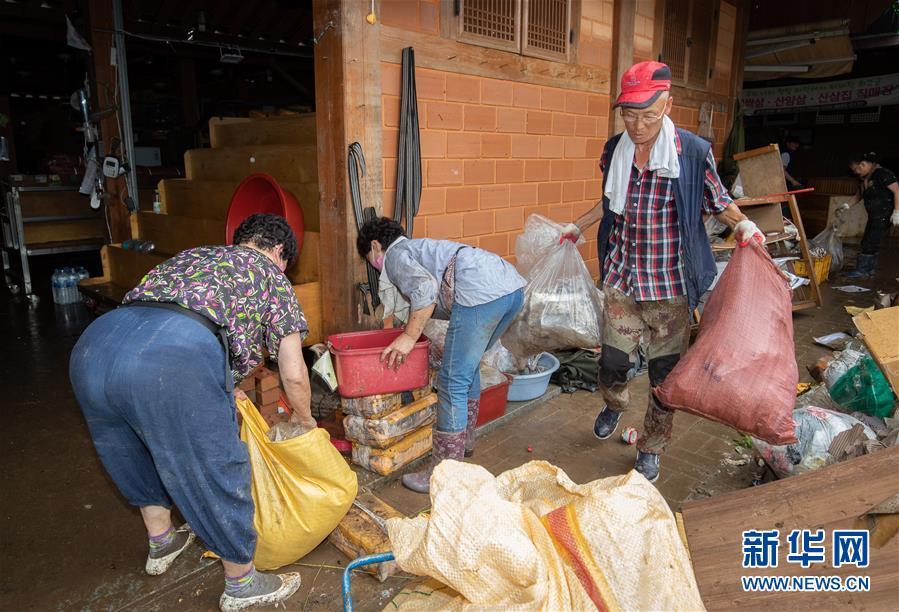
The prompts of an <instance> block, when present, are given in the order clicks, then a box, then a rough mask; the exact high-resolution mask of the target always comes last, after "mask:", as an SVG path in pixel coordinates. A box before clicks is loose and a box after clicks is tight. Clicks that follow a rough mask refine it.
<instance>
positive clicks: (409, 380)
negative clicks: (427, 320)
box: [328, 329, 431, 398]
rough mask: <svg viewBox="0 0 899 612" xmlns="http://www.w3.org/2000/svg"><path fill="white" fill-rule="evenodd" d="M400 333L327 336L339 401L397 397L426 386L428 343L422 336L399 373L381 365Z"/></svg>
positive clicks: (384, 331) (396, 331)
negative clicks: (381, 396) (384, 395)
mask: <svg viewBox="0 0 899 612" xmlns="http://www.w3.org/2000/svg"><path fill="white" fill-rule="evenodd" d="M402 333H403V330H402V329H379V330H375V331H364V332H352V333H347V334H334V335H333V336H328V346H329V347H330V349H331V354H332V355H333V356H334V371H335V372H336V374H337V392H338V393H339V394H340V396H341V397H347V398H351V397H366V396H369V395H381V394H384V393H399V392H401V391H411V390H413V389H420V388H422V387H424V386H426V385H427V384H428V349H429V347H430V345H431V341H430V340H428V339H427V338H425V337H424V336H422V337H421V339H420V340H419V341H418V342H417V343H416V344H415V347H414V348H413V349H412V352H411V353H409V356H408V357H406V362H405V363H404V364H403V365H401V366H400V368H399V369H398V370H390V369H388V368H387V366H386V365H384V364H383V363H381V353H382V352H383V351H384V349H385V348H387V347H388V346H390V343H391V342H393V341H394V340H396V338H397V337H398V336H399V335H400V334H402Z"/></svg>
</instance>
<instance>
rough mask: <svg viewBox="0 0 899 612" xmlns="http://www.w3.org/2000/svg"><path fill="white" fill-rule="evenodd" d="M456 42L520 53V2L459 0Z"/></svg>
mask: <svg viewBox="0 0 899 612" xmlns="http://www.w3.org/2000/svg"><path fill="white" fill-rule="evenodd" d="M456 7H457V9H458V15H459V40H463V41H465V42H470V43H474V44H478V45H482V46H484V47H493V48H495V49H505V50H508V51H519V50H520V49H521V43H520V39H519V35H518V34H519V24H520V23H521V1H520V0H459V1H458V2H457V5H456Z"/></svg>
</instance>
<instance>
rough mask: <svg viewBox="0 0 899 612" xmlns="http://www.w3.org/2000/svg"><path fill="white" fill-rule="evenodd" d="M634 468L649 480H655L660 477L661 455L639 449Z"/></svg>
mask: <svg viewBox="0 0 899 612" xmlns="http://www.w3.org/2000/svg"><path fill="white" fill-rule="evenodd" d="M634 469H635V470H637V471H638V472H640V473H641V474H643V476H645V477H646V480H648V481H649V482H655V481H656V480H658V479H659V471H660V470H661V467H660V465H659V456H658V455H655V454H653V453H644V452H643V451H639V450H638V451H637V461H636V462H635V463H634Z"/></svg>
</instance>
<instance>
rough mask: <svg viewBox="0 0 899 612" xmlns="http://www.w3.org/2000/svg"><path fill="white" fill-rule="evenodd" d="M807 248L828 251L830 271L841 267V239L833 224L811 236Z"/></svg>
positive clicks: (838, 269)
mask: <svg viewBox="0 0 899 612" xmlns="http://www.w3.org/2000/svg"><path fill="white" fill-rule="evenodd" d="M809 250H816V251H822V250H823V251H824V252H825V253H830V271H831V272H839V271H840V270H842V269H843V239H842V238H840V234H839V232H838V231H837V228H836V226H835V225H833V226H831V227H828V228H827V229H825V230H824V231H823V232H821V233H820V234H818V235H817V236H815V237H814V238H812V239H811V240H810V241H809Z"/></svg>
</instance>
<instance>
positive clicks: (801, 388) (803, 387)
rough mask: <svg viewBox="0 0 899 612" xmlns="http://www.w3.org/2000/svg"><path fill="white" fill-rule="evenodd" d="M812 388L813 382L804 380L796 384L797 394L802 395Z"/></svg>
mask: <svg viewBox="0 0 899 612" xmlns="http://www.w3.org/2000/svg"><path fill="white" fill-rule="evenodd" d="M811 388H812V383H808V382H804V383H797V384H796V395H802V394H803V393H805V392H806V391H808V390H809V389H811Z"/></svg>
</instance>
